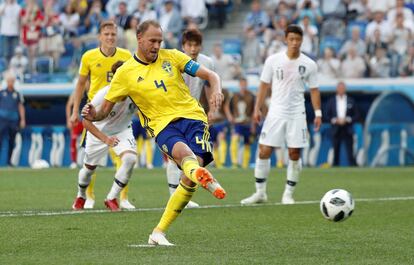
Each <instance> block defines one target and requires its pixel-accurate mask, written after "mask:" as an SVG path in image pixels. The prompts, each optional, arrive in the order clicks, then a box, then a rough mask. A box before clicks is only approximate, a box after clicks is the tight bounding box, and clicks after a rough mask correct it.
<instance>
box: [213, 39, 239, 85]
mask: <svg viewBox="0 0 414 265" xmlns="http://www.w3.org/2000/svg"><path fill="white" fill-rule="evenodd" d="M211 59H212V60H213V63H214V67H215V69H216V73H218V74H219V75H220V77H221V79H222V80H223V81H225V80H233V79H235V78H236V77H237V76H239V75H240V73H241V70H240V65H238V63H237V62H236V61H235V60H234V58H233V57H232V56H231V55H229V54H224V53H223V49H222V47H221V44H220V43H217V44H215V45H214V50H213V55H211Z"/></svg>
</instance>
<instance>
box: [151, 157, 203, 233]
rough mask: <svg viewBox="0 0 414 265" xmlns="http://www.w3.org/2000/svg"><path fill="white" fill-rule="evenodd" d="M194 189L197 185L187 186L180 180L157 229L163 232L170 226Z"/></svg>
mask: <svg viewBox="0 0 414 265" xmlns="http://www.w3.org/2000/svg"><path fill="white" fill-rule="evenodd" d="M197 165H198V163H197ZM196 189H197V186H195V187H189V186H187V185H185V184H184V183H182V182H181V181H180V185H178V187H177V189H176V190H175V192H174V193H173V194H172V195H171V197H170V199H169V200H168V203H167V206H166V207H165V210H164V213H163V215H162V217H161V220H160V222H159V223H158V225H157V227H156V229H157V230H159V231H161V232H165V231H166V230H167V229H168V227H170V225H171V223H172V222H174V220H175V219H176V218H177V217H178V215H179V214H180V213H181V211H182V210H183V209H184V208H185V206H186V205H187V203H188V202H189V201H190V200H191V197H193V194H194V192H195V191H196Z"/></svg>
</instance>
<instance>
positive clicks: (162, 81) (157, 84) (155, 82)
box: [154, 80, 167, 92]
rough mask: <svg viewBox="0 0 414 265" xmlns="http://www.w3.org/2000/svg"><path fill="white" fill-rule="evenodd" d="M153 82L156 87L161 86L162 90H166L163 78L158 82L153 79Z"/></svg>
mask: <svg viewBox="0 0 414 265" xmlns="http://www.w3.org/2000/svg"><path fill="white" fill-rule="evenodd" d="M154 84H155V87H156V88H161V87H162V88H163V89H164V91H165V92H167V87H166V86H165V84H164V80H161V82H160V83H158V81H157V80H154Z"/></svg>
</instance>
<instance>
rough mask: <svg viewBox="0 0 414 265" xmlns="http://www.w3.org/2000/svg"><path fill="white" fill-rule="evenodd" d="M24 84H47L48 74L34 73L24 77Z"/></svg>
mask: <svg viewBox="0 0 414 265" xmlns="http://www.w3.org/2000/svg"><path fill="white" fill-rule="evenodd" d="M24 82H25V83H28V84H32V83H48V82H49V74H47V73H36V74H26V75H24Z"/></svg>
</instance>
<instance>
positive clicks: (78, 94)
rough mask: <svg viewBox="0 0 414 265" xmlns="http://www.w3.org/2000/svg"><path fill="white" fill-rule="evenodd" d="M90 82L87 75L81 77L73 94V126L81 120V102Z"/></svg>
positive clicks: (71, 120)
mask: <svg viewBox="0 0 414 265" xmlns="http://www.w3.org/2000/svg"><path fill="white" fill-rule="evenodd" d="M87 81H88V76H87V75H79V79H78V82H77V83H76V87H75V91H74V92H73V105H72V115H71V116H70V122H71V123H72V125H73V124H74V123H76V122H77V121H78V120H79V116H78V110H79V106H80V102H81V100H82V97H83V93H84V91H85V86H86V83H87Z"/></svg>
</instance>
